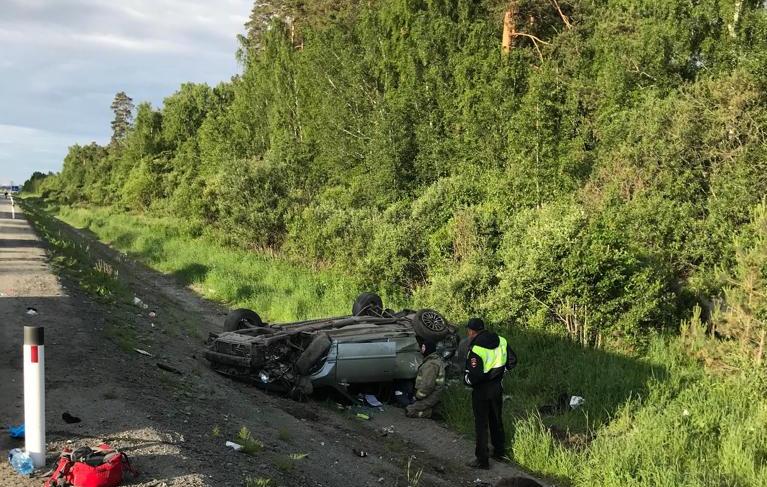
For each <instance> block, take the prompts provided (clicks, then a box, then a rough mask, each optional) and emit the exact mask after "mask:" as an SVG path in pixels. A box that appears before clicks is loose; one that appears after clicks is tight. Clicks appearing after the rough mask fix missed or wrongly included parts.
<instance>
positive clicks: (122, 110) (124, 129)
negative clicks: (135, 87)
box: [110, 91, 134, 145]
mask: <svg viewBox="0 0 767 487" xmlns="http://www.w3.org/2000/svg"><path fill="white" fill-rule="evenodd" d="M110 108H112V111H113V112H114V113H115V118H114V120H112V142H111V143H112V145H114V144H117V143H119V142H120V141H122V140H123V139H124V138H125V135H126V134H127V133H128V129H130V126H131V122H132V121H133V108H134V106H133V99H132V98H131V97H129V96H128V95H127V94H125V92H124V91H121V92H119V93H117V94H116V95H115V99H114V100H113V101H112V105H111V107H110Z"/></svg>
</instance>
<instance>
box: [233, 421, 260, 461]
mask: <svg viewBox="0 0 767 487" xmlns="http://www.w3.org/2000/svg"><path fill="white" fill-rule="evenodd" d="M235 441H236V442H237V443H239V444H240V445H242V450H241V451H242V452H243V453H246V454H248V455H256V454H258V453H261V452H262V451H264V444H263V443H262V442H261V441H260V440H258V439H256V438H253V434H252V433H251V432H250V430H249V429H248V428H247V427H246V426H243V427H242V428H240V431H239V433H237V439H236V440H235Z"/></svg>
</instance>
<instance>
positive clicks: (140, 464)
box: [0, 202, 518, 487]
mask: <svg viewBox="0 0 767 487" xmlns="http://www.w3.org/2000/svg"><path fill="white" fill-rule="evenodd" d="M0 205H1V206H0V262H1V263H2V264H1V265H0V293H2V294H0V316H2V321H1V322H0V323H1V324H0V352H1V353H2V357H3V359H2V360H0V378H2V380H1V381H0V425H3V426H7V425H13V424H18V423H20V422H22V421H23V407H22V400H23V398H22V392H23V387H22V380H21V379H22V374H21V366H22V364H21V358H20V356H21V326H22V325H24V324H27V323H36V324H40V325H43V326H45V327H46V358H47V367H46V374H47V403H46V414H47V428H48V448H49V461H48V465H49V467H50V466H52V464H53V462H54V461H55V457H56V455H57V454H56V452H57V451H59V450H60V449H61V448H63V447H64V446H66V445H67V444H70V445H71V444H74V445H94V444H98V443H99V442H101V441H107V442H109V443H111V444H112V445H113V446H116V447H119V448H121V449H123V450H125V451H126V452H127V453H128V454H129V455H130V457H131V458H132V459H133V463H134V464H135V466H136V467H137V468H138V469H139V470H140V472H141V474H140V476H139V477H138V478H136V479H133V480H131V482H129V483H128V485H143V486H163V485H165V486H179V487H180V486H185V487H192V486H230V485H231V486H238V485H268V486H280V485H285V486H287V485H290V486H407V485H416V483H415V480H416V476H420V482H419V483H418V485H421V486H430V485H445V486H460V485H466V486H468V485H482V484H485V485H492V484H493V483H494V482H496V481H497V480H498V479H500V478H501V477H504V476H512V475H516V474H518V472H517V471H515V470H514V469H513V468H512V467H510V466H508V465H500V464H496V465H494V467H493V469H492V470H491V471H490V472H476V471H472V470H470V469H468V468H466V467H464V463H465V462H466V461H468V460H470V459H471V458H472V453H473V445H472V443H471V442H470V441H468V440H467V439H465V438H462V437H460V436H458V435H456V434H455V433H453V432H451V431H449V430H447V429H446V428H444V427H443V426H441V425H439V424H438V423H436V422H433V421H427V420H410V419H406V418H404V416H403V414H402V412H401V411H400V410H397V409H394V408H386V410H385V411H384V412H383V413H379V414H377V415H375V416H374V418H373V419H372V420H371V421H366V422H363V421H359V420H356V419H354V418H353V417H352V415H351V414H350V413H348V412H347V411H341V410H338V409H336V407H335V405H334V404H332V403H331V404H329V405H328V404H327V403H320V402H313V401H310V402H308V403H296V402H293V401H290V400H288V399H284V398H280V397H275V396H271V395H267V394H265V393H262V392H260V391H258V390H256V389H254V388H252V387H248V386H247V385H244V384H239V383H236V382H232V381H230V380H228V379H226V378H224V377H221V376H218V375H216V374H215V373H213V372H212V371H210V369H209V368H208V367H207V364H206V363H205V362H204V361H203V360H202V359H201V357H200V353H199V351H200V348H201V346H202V344H203V342H204V338H205V337H206V336H207V334H208V332H209V331H214V330H217V329H219V328H220V323H221V322H222V321H223V316H224V315H225V312H226V310H224V309H222V308H221V307H220V306H218V305H216V304H214V303H210V302H208V301H205V300H203V299H201V298H199V297H198V296H197V295H196V294H194V293H193V292H192V291H190V290H188V289H186V288H183V287H181V286H179V285H178V284H177V283H176V282H174V281H173V280H172V279H171V278H170V277H168V276H164V275H162V274H159V273H156V272H153V271H151V270H149V269H146V268H145V267H143V266H141V265H140V264H137V263H135V262H133V261H131V260H130V259H127V258H126V257H125V256H123V255H121V254H120V253H118V252H115V251H113V250H112V249H110V248H108V247H106V246H104V245H101V244H99V243H97V242H94V241H92V239H91V237H90V236H89V235H87V234H85V233H83V232H79V231H76V230H74V229H71V228H70V227H67V226H65V225H63V224H61V225H60V226H61V230H62V235H64V236H65V238H70V239H79V240H86V241H88V242H89V245H90V252H91V253H92V257H93V260H94V262H97V261H99V260H101V261H103V263H106V264H107V265H108V266H110V267H112V268H113V269H114V270H116V271H117V273H118V275H119V279H120V280H121V281H122V282H123V284H124V285H125V286H127V288H128V289H129V290H130V291H131V294H130V295H131V298H132V296H134V295H135V296H137V297H139V298H140V299H141V300H142V301H143V303H145V304H146V305H147V307H146V308H144V307H142V306H136V305H134V304H133V302H132V299H120V300H118V301H117V302H111V303H109V302H102V301H96V300H94V299H92V298H91V297H90V296H89V295H86V294H84V293H83V292H82V291H81V290H80V288H79V287H78V285H77V282H74V281H73V280H70V279H68V278H57V277H56V276H55V275H54V274H53V273H52V272H51V270H50V267H49V265H48V260H49V257H50V256H48V255H46V252H45V247H44V244H43V243H42V242H41V241H40V240H38V238H37V237H36V236H35V235H34V232H33V231H32V230H31V228H30V227H29V225H28V224H27V223H26V222H25V221H24V220H23V215H17V219H15V220H11V219H10V218H9V217H10V215H9V213H8V211H9V208H8V205H7V204H6V203H5V202H0ZM27 308H34V309H36V310H37V312H38V314H37V315H36V316H30V315H28V314H27V313H26V311H27ZM135 348H138V349H141V350H144V351H146V352H148V353H149V354H151V356H148V355H143V354H140V353H138V352H136V351H134V349H135ZM158 363H160V364H163V365H165V366H169V367H170V368H172V369H174V370H176V371H177V372H178V373H175V372H169V371H167V370H163V369H161V368H160V367H158ZM64 412H68V413H70V414H72V415H74V416H77V417H79V418H81V419H82V422H80V423H76V424H68V423H66V422H65V421H63V419H62V417H61V416H62V413H64ZM389 426H393V430H394V433H391V432H389V433H386V434H384V433H383V432H382V431H381V430H382V428H384V427H389ZM243 427H245V428H247V429H248V430H249V431H250V432H251V434H252V437H253V438H254V439H255V440H257V442H258V443H260V444H261V445H262V448H261V449H260V451H257V452H255V453H254V454H252V455H248V454H243V453H236V452H234V451H232V450H230V449H228V448H226V447H225V446H224V443H225V442H226V441H227V440H233V441H238V440H237V438H236V437H237V435H238V433H239V432H240V430H241V429H242V428H243ZM0 437H1V438H2V439H1V440H0V458H5V456H6V453H7V450H8V449H9V448H12V447H14V446H17V445H18V443H14V441H13V440H10V439H9V438H8V436H7V434H6V433H5V432H2V435H1V436H0ZM354 450H357V451H359V450H362V451H365V452H367V456H366V457H364V458H361V457H359V456H356V454H355V453H354ZM408 464H409V465H410V467H409V469H408ZM408 477H409V478H408ZM246 479H250V480H251V481H252V483H250V484H246ZM258 482H260V483H258ZM41 483H42V478H41V477H37V478H32V479H23V478H21V477H19V476H17V475H15V473H14V472H13V471H12V470H11V469H10V466H9V465H8V464H7V462H5V461H3V462H2V463H0V486H9V487H10V486H14V487H16V486H21V487H25V486H33V485H34V486H39V485H41Z"/></svg>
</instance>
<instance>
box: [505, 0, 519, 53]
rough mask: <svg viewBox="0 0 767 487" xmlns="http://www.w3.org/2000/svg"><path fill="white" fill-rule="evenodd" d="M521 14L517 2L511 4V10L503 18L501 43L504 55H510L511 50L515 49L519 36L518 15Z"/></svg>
mask: <svg viewBox="0 0 767 487" xmlns="http://www.w3.org/2000/svg"><path fill="white" fill-rule="evenodd" d="M518 13H519V6H518V5H517V2H516V0H514V1H512V2H511V3H510V4H509V9H508V10H507V11H506V13H505V14H504V16H503V39H502V41H501V50H502V51H503V53H504V54H508V53H509V52H510V51H511V48H512V47H514V38H515V37H516V34H517V14H518Z"/></svg>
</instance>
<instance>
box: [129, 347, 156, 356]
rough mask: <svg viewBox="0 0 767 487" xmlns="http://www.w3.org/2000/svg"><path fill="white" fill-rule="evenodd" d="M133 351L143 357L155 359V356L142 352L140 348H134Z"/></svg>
mask: <svg viewBox="0 0 767 487" xmlns="http://www.w3.org/2000/svg"><path fill="white" fill-rule="evenodd" d="M133 350H134V351H136V352H138V353H140V354H141V355H146V356H147V357H154V355H152V354H151V353H149V352H147V351H146V350H141V349H140V348H134V349H133Z"/></svg>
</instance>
